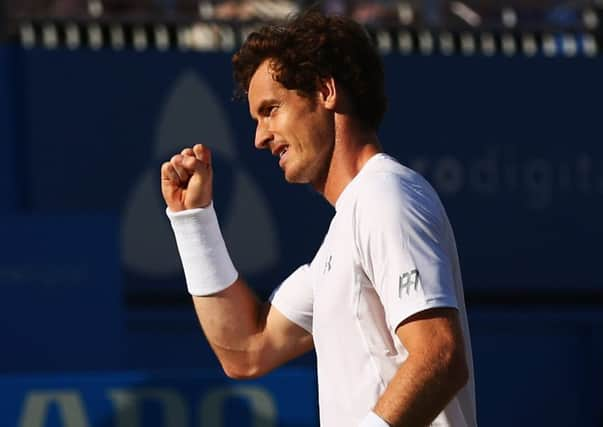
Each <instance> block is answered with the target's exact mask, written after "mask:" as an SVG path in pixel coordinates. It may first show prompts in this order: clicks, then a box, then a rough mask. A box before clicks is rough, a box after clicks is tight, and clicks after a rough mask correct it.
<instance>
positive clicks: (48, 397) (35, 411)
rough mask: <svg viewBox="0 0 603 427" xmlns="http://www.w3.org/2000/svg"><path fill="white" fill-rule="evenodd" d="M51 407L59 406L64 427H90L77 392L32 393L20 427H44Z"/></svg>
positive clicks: (26, 404)
mask: <svg viewBox="0 0 603 427" xmlns="http://www.w3.org/2000/svg"><path fill="white" fill-rule="evenodd" d="M50 405H57V406H58V409H59V412H60V414H61V419H62V421H63V424H62V425H63V427H90V423H89V422H88V418H87V416H86V412H85V410H84V405H83V402H82V399H81V397H80V395H79V393H78V392H77V391H32V392H30V393H28V394H27V398H26V400H25V403H24V405H23V412H22V413H21V419H20V420H19V427H44V426H46V421H47V420H46V418H47V417H48V408H49V407H50Z"/></svg>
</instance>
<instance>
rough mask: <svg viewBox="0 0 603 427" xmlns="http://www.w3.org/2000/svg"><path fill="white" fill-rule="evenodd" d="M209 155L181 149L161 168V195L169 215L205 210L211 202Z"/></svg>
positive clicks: (199, 148)
mask: <svg viewBox="0 0 603 427" xmlns="http://www.w3.org/2000/svg"><path fill="white" fill-rule="evenodd" d="M212 176H213V172H212V167H211V151H210V150H209V148H207V147H204V146H203V145H201V144H197V145H195V146H194V147H193V148H185V149H184V150H182V152H181V153H180V154H176V155H175V156H173V157H172V158H171V159H170V161H169V162H165V163H164V164H163V165H161V193H162V194H163V198H164V199H165V202H166V203H167V205H168V208H170V210H171V211H173V212H178V211H182V210H185V209H194V208H204V207H207V206H208V205H209V204H210V203H211V200H212Z"/></svg>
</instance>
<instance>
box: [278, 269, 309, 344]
mask: <svg viewBox="0 0 603 427" xmlns="http://www.w3.org/2000/svg"><path fill="white" fill-rule="evenodd" d="M310 277H311V270H310V266H309V265H308V264H304V265H302V266H301V267H299V268H298V269H297V270H295V271H294V272H293V273H292V274H291V275H290V276H289V277H287V278H286V279H285V280H284V281H283V282H282V283H281V284H280V286H279V287H278V288H276V289H275V290H274V292H272V295H271V296H270V303H271V304H272V305H273V306H274V307H276V308H277V309H278V311H280V312H281V313H282V314H283V315H284V316H285V317H286V318H287V319H289V320H291V321H292V322H293V323H295V324H297V325H299V326H301V327H302V328H304V329H305V330H306V331H308V332H309V333H312V312H313V302H314V300H313V293H312V281H311V279H310Z"/></svg>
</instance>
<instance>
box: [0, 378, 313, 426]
mask: <svg viewBox="0 0 603 427" xmlns="http://www.w3.org/2000/svg"><path fill="white" fill-rule="evenodd" d="M315 390H316V382H315V379H314V375H313V374H312V372H309V371H307V370H303V369H289V370H281V371H279V372H278V373H274V374H271V375H269V376H267V377H265V378H263V379H261V380H258V381H248V382H244V383H241V382H236V383H235V382H232V381H226V380H224V379H223V378H222V377H217V376H215V375H214V374H212V373H204V372H199V371H187V372H165V371H162V372H145V371H136V372H125V373H106V374H81V375H44V376H42V375H39V376H33V375H22V376H18V375H11V376H0V396H1V397H2V399H1V401H0V423H1V424H2V425H5V426H15V427H25V426H27V427H42V426H44V427H65V426H78V427H108V426H119V427H126V426H127V427H143V426H144V427H163V426H179V427H189V426H190V427H193V426H201V427H235V426H236V427H254V426H259V425H261V426H267V427H268V426H273V427H312V426H318V422H317V418H318V416H317V407H316V391H315Z"/></svg>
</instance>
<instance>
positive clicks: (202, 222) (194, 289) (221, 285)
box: [166, 202, 238, 296]
mask: <svg viewBox="0 0 603 427" xmlns="http://www.w3.org/2000/svg"><path fill="white" fill-rule="evenodd" d="M166 213H167V216H168V217H169V219H170V222H171V224H172V230H174V235H175V236H176V244H177V245H178V252H179V253H180V260H181V261H182V267H184V276H185V277H186V286H187V288H188V292H189V293H190V294H191V295H196V296H205V295H211V294H215V293H217V292H220V291H222V290H224V289H226V288H227V287H229V286H230V285H231V284H232V283H234V281H235V280H236V279H237V277H238V273H237V270H236V269H235V267H234V265H233V264H232V261H231V259H230V256H229V255H228V250H227V249H226V244H225V243H224V239H223V238H222V233H221V232H220V225H219V224H218V218H217V217H216V211H215V210H214V205H213V202H212V203H210V205H209V206H207V207H206V208H199V209H188V210H184V211H180V212H172V211H171V210H169V208H168V209H166Z"/></svg>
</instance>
